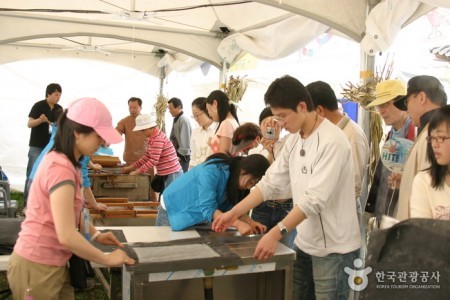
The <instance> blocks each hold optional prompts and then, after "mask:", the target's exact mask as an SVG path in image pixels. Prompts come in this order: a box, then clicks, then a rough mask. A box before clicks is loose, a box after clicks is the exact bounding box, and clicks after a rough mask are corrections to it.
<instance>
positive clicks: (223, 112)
mask: <svg viewBox="0 0 450 300" xmlns="http://www.w3.org/2000/svg"><path fill="white" fill-rule="evenodd" d="M214 100H216V101H217V113H218V115H219V125H218V126H217V129H216V132H217V130H219V128H220V124H222V122H223V120H225V119H226V118H227V114H228V113H229V112H230V113H231V115H232V116H233V118H234V119H235V120H236V122H238V124H239V119H238V116H237V113H236V106H235V105H234V104H233V103H231V104H230V99H228V96H227V95H226V94H225V93H224V92H222V91H221V90H215V91H212V92H211V94H209V96H208V97H207V98H206V103H208V104H210V105H211V104H213V102H214Z"/></svg>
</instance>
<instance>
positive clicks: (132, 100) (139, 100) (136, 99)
mask: <svg viewBox="0 0 450 300" xmlns="http://www.w3.org/2000/svg"><path fill="white" fill-rule="evenodd" d="M130 102H137V103H138V105H139V107H142V100H141V98H138V97H131V98H130V99H129V100H128V104H130Z"/></svg>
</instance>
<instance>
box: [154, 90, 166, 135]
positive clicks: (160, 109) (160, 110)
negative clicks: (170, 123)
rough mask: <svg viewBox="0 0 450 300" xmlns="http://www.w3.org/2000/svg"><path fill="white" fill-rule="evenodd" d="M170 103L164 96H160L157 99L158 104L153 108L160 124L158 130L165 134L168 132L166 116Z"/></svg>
mask: <svg viewBox="0 0 450 300" xmlns="http://www.w3.org/2000/svg"><path fill="white" fill-rule="evenodd" d="M168 101H169V100H168V99H167V98H166V97H164V96H163V95H158V96H157V97H156V103H155V105H154V106H153V107H154V108H155V112H156V123H157V124H158V128H159V129H161V130H162V131H163V132H166V124H165V118H164V116H165V114H166V110H167V106H168V104H167V102H168Z"/></svg>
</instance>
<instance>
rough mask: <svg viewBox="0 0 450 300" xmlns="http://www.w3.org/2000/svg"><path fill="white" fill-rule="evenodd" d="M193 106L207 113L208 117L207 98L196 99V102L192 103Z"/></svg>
mask: <svg viewBox="0 0 450 300" xmlns="http://www.w3.org/2000/svg"><path fill="white" fill-rule="evenodd" d="M191 106H195V107H197V108H198V109H200V110H201V111H202V112H204V113H206V115H207V116H208V110H207V109H206V98H205V97H198V98H195V99H194V101H192V105H191Z"/></svg>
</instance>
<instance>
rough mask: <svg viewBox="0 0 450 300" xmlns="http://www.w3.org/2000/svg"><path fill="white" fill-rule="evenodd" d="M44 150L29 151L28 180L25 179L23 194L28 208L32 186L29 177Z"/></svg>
mask: <svg viewBox="0 0 450 300" xmlns="http://www.w3.org/2000/svg"><path fill="white" fill-rule="evenodd" d="M42 150H44V148H39V147H30V150H28V164H27V178H26V179H25V187H24V192H23V207H26V206H27V199H28V192H29V186H30V185H31V182H28V181H29V178H28V176H30V173H31V170H33V166H34V163H35V162H36V160H37V158H38V157H39V155H40V154H41V152H42Z"/></svg>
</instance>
